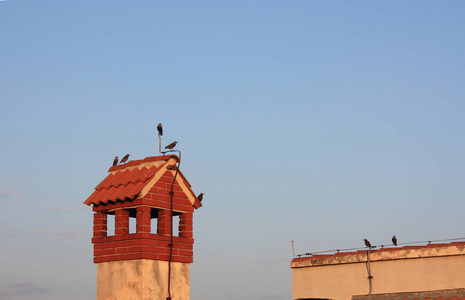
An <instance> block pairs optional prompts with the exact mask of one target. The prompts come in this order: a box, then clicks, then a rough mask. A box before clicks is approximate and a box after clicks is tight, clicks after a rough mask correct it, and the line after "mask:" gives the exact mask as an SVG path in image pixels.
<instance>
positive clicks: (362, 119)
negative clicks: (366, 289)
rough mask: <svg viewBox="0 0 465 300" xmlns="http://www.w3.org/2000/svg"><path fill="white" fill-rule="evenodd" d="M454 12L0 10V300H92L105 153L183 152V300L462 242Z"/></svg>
mask: <svg viewBox="0 0 465 300" xmlns="http://www.w3.org/2000/svg"><path fill="white" fill-rule="evenodd" d="M464 13H465V3H464V2H463V1H440V2H439V1H408V2H405V1H389V2H380V1H352V2H349V1H324V2H323V1H320V2H317V1H224V2H219V1H185V2H176V1H125V2H123V1H86V0H82V1H28V0H24V1H20V0H7V1H1V2H0V101H1V107H2V113H1V118H0V143H1V144H0V145H1V147H0V155H1V157H2V167H1V168H0V245H1V246H0V266H1V271H0V298H2V299H6V300H11V299H21V300H35V299H48V300H55V299H71V300H84V299H93V298H94V297H95V290H96V266H95V265H94V264H93V263H92V245H91V243H90V238H91V234H92V233H91V231H92V212H91V210H90V208H88V207H87V206H85V205H83V204H82V202H83V201H84V200H85V199H86V198H87V197H88V196H89V195H90V194H91V193H92V192H93V189H94V187H95V186H96V185H97V184H98V183H99V182H100V181H101V180H102V179H103V178H104V177H105V176H106V175H107V170H108V168H109V167H110V165H111V163H112V161H113V158H114V156H116V155H119V156H120V157H121V156H123V155H124V154H126V153H130V154H131V159H142V158H144V157H147V156H154V155H157V154H158V138H157V136H156V124H158V123H159V122H161V123H163V125H164V129H165V135H164V139H163V143H164V145H165V144H168V143H170V142H172V141H174V140H177V141H178V142H179V144H178V147H177V148H179V149H180V150H181V151H182V165H181V169H182V171H183V173H184V175H185V176H186V177H187V178H188V180H189V181H190V183H191V184H192V187H193V189H194V191H195V192H196V193H200V192H204V193H205V198H204V202H203V203H204V206H203V207H202V208H201V209H199V210H197V211H196V213H195V216H194V219H195V220H194V236H195V249H194V263H193V264H192V265H191V299H194V300H195V299H202V300H210V299H226V300H228V299H290V298H291V293H292V287H291V270H290V268H289V263H290V261H291V259H292V249H291V244H290V241H291V240H295V247H296V252H298V253H305V252H313V251H320V250H328V249H337V248H351V247H363V239H364V238H368V239H369V240H370V241H371V242H372V244H376V245H380V244H387V243H389V241H390V238H391V236H392V235H393V234H396V235H397V237H398V239H399V242H400V243H402V242H414V241H424V240H439V239H452V238H463V237H464V236H465V234H464V232H463V226H462V225H461V222H460V220H461V219H463V211H464V210H465V202H464V201H463V197H464V194H465V188H464V184H463V181H464V177H465V171H464V170H465V158H464V155H463V153H465V138H464V135H463V132H464V125H465V121H464V119H465V118H464V115H465V90H464V86H465V82H464V81H465V80H464V78H465V61H464V54H463V53H465V34H464V28H465V19H464V18H463V15H464Z"/></svg>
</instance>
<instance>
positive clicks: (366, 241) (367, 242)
mask: <svg viewBox="0 0 465 300" xmlns="http://www.w3.org/2000/svg"><path fill="white" fill-rule="evenodd" d="M364 241H365V245H366V246H367V247H368V248H371V244H370V241H368V240H367V239H364Z"/></svg>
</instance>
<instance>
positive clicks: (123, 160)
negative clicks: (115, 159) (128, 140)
mask: <svg viewBox="0 0 465 300" xmlns="http://www.w3.org/2000/svg"><path fill="white" fill-rule="evenodd" d="M129 155H130V154H126V155H125V156H124V157H123V159H122V160H121V161H120V164H124V163H125V162H127V161H128V159H129Z"/></svg>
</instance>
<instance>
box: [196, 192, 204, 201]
mask: <svg viewBox="0 0 465 300" xmlns="http://www.w3.org/2000/svg"><path fill="white" fill-rule="evenodd" d="M197 199H199V201H200V202H202V200H203V193H200V194H199V195H198V196H197Z"/></svg>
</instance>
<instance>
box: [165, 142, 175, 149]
mask: <svg viewBox="0 0 465 300" xmlns="http://www.w3.org/2000/svg"><path fill="white" fill-rule="evenodd" d="M177 143H178V142H176V141H174V142H172V143H171V144H169V145H168V146H166V147H165V149H169V150H171V149H173V148H174V147H176V144H177Z"/></svg>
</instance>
